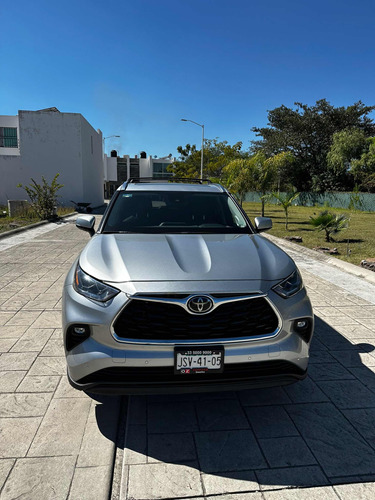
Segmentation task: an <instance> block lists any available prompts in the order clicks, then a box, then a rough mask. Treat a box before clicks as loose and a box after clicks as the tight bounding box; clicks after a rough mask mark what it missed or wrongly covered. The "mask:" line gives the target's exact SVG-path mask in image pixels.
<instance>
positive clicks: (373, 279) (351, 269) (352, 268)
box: [264, 234, 375, 284]
mask: <svg viewBox="0 0 375 500" xmlns="http://www.w3.org/2000/svg"><path fill="white" fill-rule="evenodd" d="M264 236H265V237H266V238H268V239H270V240H271V241H272V242H273V243H275V244H276V245H278V246H284V247H287V248H290V249H291V250H295V251H296V252H299V253H301V254H304V255H307V256H308V257H310V258H312V259H314V260H317V261H320V262H324V263H325V264H328V265H330V266H334V267H336V268H338V269H341V270H342V271H345V272H347V273H349V274H352V275H354V276H357V278H361V279H364V280H366V281H368V282H369V283H372V284H375V273H374V272H373V271H370V270H368V269H365V268H363V267H360V266H356V265H355V264H351V263H350V262H345V261H343V260H341V259H337V258H336V257H332V256H331V255H330V256H328V255H325V254H323V253H319V252H317V251H315V250H311V248H306V247H304V246H300V245H298V244H297V243H293V242H292V241H288V240H284V239H283V238H279V237H278V236H273V235H270V234H264Z"/></svg>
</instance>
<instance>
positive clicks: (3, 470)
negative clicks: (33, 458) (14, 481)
mask: <svg viewBox="0 0 375 500" xmlns="http://www.w3.org/2000/svg"><path fill="white" fill-rule="evenodd" d="M14 462H15V460H6V459H1V460H0V491H1V488H2V487H3V485H4V483H5V480H6V478H7V477H8V474H9V472H10V470H11V468H12V467H13V464H14Z"/></svg>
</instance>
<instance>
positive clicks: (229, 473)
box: [96, 317, 375, 494]
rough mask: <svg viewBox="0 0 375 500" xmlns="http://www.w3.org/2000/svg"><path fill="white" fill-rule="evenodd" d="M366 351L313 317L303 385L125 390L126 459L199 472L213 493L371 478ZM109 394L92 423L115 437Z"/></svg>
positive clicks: (374, 411)
mask: <svg viewBox="0 0 375 500" xmlns="http://www.w3.org/2000/svg"><path fill="white" fill-rule="evenodd" d="M373 350H374V346H373V345H372V344H367V343H366V344H365V343H359V344H352V343H351V342H350V341H349V340H347V339H346V338H345V337H343V336H342V335H341V334H340V333H339V332H338V331H337V330H335V328H333V327H331V326H330V325H328V324H327V323H325V322H324V321H323V320H322V319H320V318H319V317H317V318H316V328H315V335H314V339H313V342H312V348H311V360H310V366H309V376H308V377H307V378H306V379H305V380H304V381H302V382H297V383H296V384H292V385H290V386H285V387H276V388H269V389H254V390H245V391H239V392H216V393H208V394H179V395H168V396H157V395H155V396H147V397H146V396H132V397H131V398H130V400H129V405H128V413H127V419H126V437H125V455H124V459H125V462H126V463H127V464H130V465H131V464H147V466H146V467H149V466H150V465H151V464H152V466H153V467H154V466H155V465H156V464H158V463H159V462H163V463H167V464H178V465H179V466H183V465H185V466H187V467H189V468H194V469H197V470H199V471H200V472H201V473H202V478H203V482H204V484H205V485H206V483H207V485H211V486H206V492H207V494H215V493H217V494H219V493H220V492H221V491H219V489H220V488H224V489H225V491H226V492H227V493H230V492H235V491H252V490H256V489H259V484H260V485H261V487H262V488H264V489H272V488H274V487H280V488H283V487H293V486H295V487H297V486H298V487H307V486H323V485H327V484H336V483H345V482H354V481H366V480H368V481H370V480H372V481H374V479H375V373H374V372H375V357H373V356H371V354H370V353H371V352H372V351H373ZM364 363H366V364H364ZM366 365H367V366H366ZM371 366H372V367H373V368H372V369H371ZM115 400H116V401H118V399H117V398H107V399H106V398H104V400H102V401H103V404H101V405H98V406H99V407H98V409H97V414H96V416H97V424H98V427H99V429H100V430H101V432H102V433H103V434H104V435H106V436H107V437H108V438H109V439H112V440H114V439H115V438H114V433H113V429H112V428H111V425H109V424H108V422H109V421H110V420H111V419H110V415H111V414H113V405H114V401H115ZM117 404H118V403H117ZM112 421H113V419H112ZM215 477H217V481H215ZM219 478H220V481H219ZM219 484H221V485H222V486H219ZM223 485H224V486H223ZM210 491H211V493H210Z"/></svg>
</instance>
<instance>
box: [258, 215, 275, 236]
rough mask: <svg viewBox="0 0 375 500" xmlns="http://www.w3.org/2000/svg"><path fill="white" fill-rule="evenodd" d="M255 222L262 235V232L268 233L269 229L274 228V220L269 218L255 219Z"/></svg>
mask: <svg viewBox="0 0 375 500" xmlns="http://www.w3.org/2000/svg"><path fill="white" fill-rule="evenodd" d="M254 222H255V227H256V228H257V230H258V233H261V232H262V231H268V229H271V228H272V219H270V218H269V217H255V219H254Z"/></svg>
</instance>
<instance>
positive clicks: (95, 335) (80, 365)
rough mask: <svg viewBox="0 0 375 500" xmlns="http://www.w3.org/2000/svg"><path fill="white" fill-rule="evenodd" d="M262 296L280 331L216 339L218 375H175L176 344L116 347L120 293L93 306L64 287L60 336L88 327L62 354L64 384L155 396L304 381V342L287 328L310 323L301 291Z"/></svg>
mask: <svg viewBox="0 0 375 500" xmlns="http://www.w3.org/2000/svg"><path fill="white" fill-rule="evenodd" d="M200 286H202V285H200ZM201 289H202V288H201ZM268 295H269V300H270V301H271V302H272V304H273V306H274V307H275V308H276V309H277V311H278V313H279V316H280V318H281V325H280V331H279V333H278V334H277V335H276V336H275V337H273V338H269V339H258V340H254V339H247V338H246V339H240V340H233V339H220V340H218V341H215V344H216V345H223V346H224V350H225V357H224V372H223V373H221V374H217V375H216V374H215V375H211V374H205V375H203V376H197V375H196V374H194V375H190V376H181V375H177V376H176V375H174V371H173V363H174V346H175V345H181V342H178V343H171V342H169V343H151V342H147V341H143V342H134V341H129V342H127V341H126V340H125V341H121V342H119V341H118V340H116V339H115V338H114V336H113V335H112V332H111V325H112V323H113V319H114V318H115V317H116V316H117V314H118V312H119V311H120V310H121V309H122V307H123V306H124V303H125V302H126V300H127V299H126V295H125V293H123V292H121V293H120V294H119V295H117V296H116V297H115V298H114V299H113V300H111V301H109V303H106V304H97V303H95V302H93V301H90V300H88V299H86V298H85V297H83V296H82V295H80V294H78V293H77V292H76V291H75V290H74V289H73V287H72V286H71V285H66V286H65V287H64V291H63V331H64V335H66V331H67V329H68V328H69V326H70V325H72V324H77V323H78V324H87V325H90V330H91V335H90V337H89V338H88V339H87V340H85V341H84V342H83V343H81V344H79V345H78V346H77V347H75V348H73V349H72V350H71V351H69V352H66V360H67V365H68V378H69V381H70V383H71V385H72V386H73V387H75V388H76V389H79V390H85V391H88V392H99V393H106V394H150V393H152V394H157V393H159V394H161V393H176V392H203V391H214V390H234V389H236V390H237V389H245V388H251V387H254V388H255V387H270V386H275V385H285V384H290V383H292V382H295V381H297V380H301V379H303V378H304V377H305V376H306V371H307V365H308V356H309V342H305V341H304V340H302V338H301V337H300V336H299V335H298V334H297V333H296V332H295V331H294V330H293V324H294V321H295V320H296V319H299V318H309V319H311V321H312V322H313V314H312V309H311V304H310V301H309V299H308V297H307V295H306V291H305V290H304V289H302V290H301V291H300V292H298V293H297V294H296V295H295V296H293V297H291V298H289V299H286V300H285V299H282V298H281V297H279V296H278V295H277V294H275V293H274V292H272V290H271V291H269V293H268ZM193 343H194V342H193V341H192V342H190V344H193ZM183 344H184V345H189V343H188V342H184V343H183ZM195 344H196V342H195ZM199 344H200V345H204V344H205V342H204V341H199Z"/></svg>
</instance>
